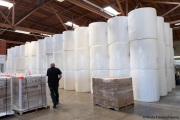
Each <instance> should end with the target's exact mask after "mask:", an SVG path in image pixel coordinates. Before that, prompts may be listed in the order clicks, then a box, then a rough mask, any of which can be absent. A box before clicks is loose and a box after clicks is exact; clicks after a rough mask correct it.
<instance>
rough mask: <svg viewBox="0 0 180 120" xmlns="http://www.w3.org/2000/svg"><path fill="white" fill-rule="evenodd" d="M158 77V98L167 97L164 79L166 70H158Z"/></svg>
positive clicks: (165, 79) (165, 80)
mask: <svg viewBox="0 0 180 120" xmlns="http://www.w3.org/2000/svg"><path fill="white" fill-rule="evenodd" d="M158 75H159V76H158V77H159V93H160V96H166V95H167V78H166V69H158Z"/></svg>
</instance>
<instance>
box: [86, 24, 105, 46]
mask: <svg viewBox="0 0 180 120" xmlns="http://www.w3.org/2000/svg"><path fill="white" fill-rule="evenodd" d="M97 45H107V23H106V22H95V23H91V24H90V25H89V46H97Z"/></svg>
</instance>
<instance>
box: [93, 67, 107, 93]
mask: <svg viewBox="0 0 180 120" xmlns="http://www.w3.org/2000/svg"><path fill="white" fill-rule="evenodd" d="M108 76H109V70H91V71H90V88H91V93H93V89H92V87H93V84H92V78H94V77H108Z"/></svg>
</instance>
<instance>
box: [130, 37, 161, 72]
mask: <svg viewBox="0 0 180 120" xmlns="http://www.w3.org/2000/svg"><path fill="white" fill-rule="evenodd" d="M130 53H131V54H130V67H131V70H149V69H151V70H156V69H158V50H157V40H156V39H143V40H135V41H131V42H130Z"/></svg>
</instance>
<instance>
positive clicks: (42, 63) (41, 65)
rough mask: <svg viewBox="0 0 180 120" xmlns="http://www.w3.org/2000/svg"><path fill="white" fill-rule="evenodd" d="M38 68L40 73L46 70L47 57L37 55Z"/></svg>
mask: <svg viewBox="0 0 180 120" xmlns="http://www.w3.org/2000/svg"><path fill="white" fill-rule="evenodd" d="M37 68H38V70H40V71H41V70H46V55H37ZM40 74H41V73H40Z"/></svg>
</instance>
